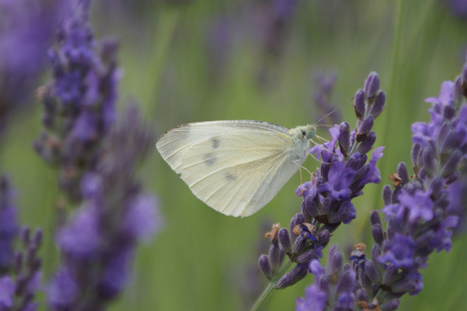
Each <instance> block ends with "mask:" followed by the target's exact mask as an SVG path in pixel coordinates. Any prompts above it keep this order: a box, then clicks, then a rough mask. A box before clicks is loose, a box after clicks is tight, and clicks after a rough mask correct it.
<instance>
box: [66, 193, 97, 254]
mask: <svg viewBox="0 0 467 311" xmlns="http://www.w3.org/2000/svg"><path fill="white" fill-rule="evenodd" d="M99 213H100V211H99V206H98V203H97V202H90V203H89V204H88V205H86V206H84V207H83V208H82V209H81V210H79V211H78V213H77V214H76V215H75V217H74V219H73V220H72V221H71V223H70V224H69V225H68V226H66V227H65V228H63V229H62V230H61V231H60V232H59V234H58V237H57V244H58V246H59V247H60V248H61V249H62V250H63V251H64V252H65V253H66V254H67V255H69V256H72V257H74V258H77V259H79V258H82V259H85V258H87V259H92V258H94V257H96V256H97V254H98V252H99V250H100V247H101V246H102V243H103V241H102V233H101V230H100V227H99V226H100V223H99V221H100V215H99Z"/></svg>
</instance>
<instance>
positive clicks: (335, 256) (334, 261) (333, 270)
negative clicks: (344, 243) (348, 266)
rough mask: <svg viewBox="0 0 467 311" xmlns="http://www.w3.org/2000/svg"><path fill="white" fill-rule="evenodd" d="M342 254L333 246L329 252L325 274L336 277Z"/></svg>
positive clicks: (339, 269)
mask: <svg viewBox="0 0 467 311" xmlns="http://www.w3.org/2000/svg"><path fill="white" fill-rule="evenodd" d="M342 261H343V257H342V253H341V252H340V251H339V247H338V246H337V245H333V246H332V247H331V250H330V251H329V257H328V267H327V270H328V271H327V272H328V274H329V275H337V274H338V273H339V271H341V269H342Z"/></svg>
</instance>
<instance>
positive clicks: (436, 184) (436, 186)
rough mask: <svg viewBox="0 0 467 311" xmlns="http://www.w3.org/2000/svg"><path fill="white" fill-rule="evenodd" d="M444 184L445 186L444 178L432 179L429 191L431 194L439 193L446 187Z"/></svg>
mask: <svg viewBox="0 0 467 311" xmlns="http://www.w3.org/2000/svg"><path fill="white" fill-rule="evenodd" d="M444 186H445V181H444V178H442V177H436V178H434V179H433V180H432V181H431V184H430V188H429V189H430V190H429V191H430V193H431V194H434V195H438V194H439V193H440V192H441V191H442V190H443V189H444Z"/></svg>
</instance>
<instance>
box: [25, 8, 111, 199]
mask: <svg viewBox="0 0 467 311" xmlns="http://www.w3.org/2000/svg"><path fill="white" fill-rule="evenodd" d="M88 6H89V1H75V9H74V11H73V14H70V15H69V16H67V17H65V18H64V19H63V21H62V24H61V26H60V27H59V30H58V34H57V36H56V38H57V47H56V48H55V49H51V50H49V53H48V57H49V61H50V63H51V65H52V73H53V80H52V81H51V82H50V83H49V84H47V85H46V86H43V87H42V88H41V89H40V92H39V93H40V98H41V99H42V102H43V106H44V114H43V119H42V121H43V124H44V126H45V129H46V131H44V132H43V133H42V135H41V136H40V138H39V139H38V140H37V141H36V142H35V143H34V147H35V149H36V151H37V152H38V153H39V154H40V155H41V156H42V158H43V159H44V160H45V161H46V162H47V163H49V164H51V165H53V166H55V167H57V168H58V169H59V180H58V183H59V186H60V188H61V189H62V190H64V191H65V192H66V193H67V194H68V197H69V198H70V199H71V200H73V201H80V200H81V199H82V193H81V192H80V191H79V190H80V188H79V186H80V183H81V179H82V177H83V175H84V174H85V172H86V171H89V170H93V169H94V166H95V164H96V162H97V158H98V157H99V156H100V155H99V152H100V151H99V150H100V147H101V144H102V141H103V137H105V135H107V133H108V132H109V130H110V127H111V125H112V124H113V122H114V119H115V117H116V111H115V103H116V98H117V95H116V88H117V83H118V80H119V76H120V73H119V70H118V68H117V62H116V51H117V48H118V45H117V43H116V42H115V41H114V40H109V39H103V40H101V41H97V40H95V39H94V37H93V34H92V31H91V29H90V26H89V25H88V22H87V11H86V10H87V7H88Z"/></svg>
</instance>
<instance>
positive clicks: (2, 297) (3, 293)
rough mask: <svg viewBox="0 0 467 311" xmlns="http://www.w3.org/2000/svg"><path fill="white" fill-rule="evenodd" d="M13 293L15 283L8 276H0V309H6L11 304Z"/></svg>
mask: <svg viewBox="0 0 467 311" xmlns="http://www.w3.org/2000/svg"><path fill="white" fill-rule="evenodd" d="M14 294H15V283H14V282H13V281H12V280H11V278H10V277H8V276H4V277H1V278H0V307H1V308H0V309H1V310H7V308H11V307H12V306H13V295H14Z"/></svg>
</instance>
